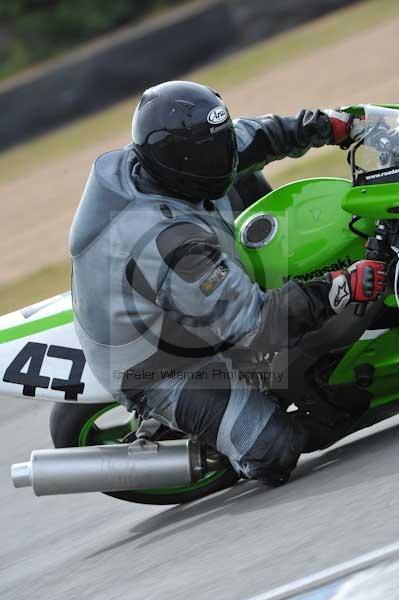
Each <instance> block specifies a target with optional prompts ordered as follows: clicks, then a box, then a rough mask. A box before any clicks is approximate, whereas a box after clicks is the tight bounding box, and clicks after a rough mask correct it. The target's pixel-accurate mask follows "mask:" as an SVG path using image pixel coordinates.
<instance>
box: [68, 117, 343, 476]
mask: <svg viewBox="0 0 399 600" xmlns="http://www.w3.org/2000/svg"><path fill="white" fill-rule="evenodd" d="M234 127H235V132H236V138H237V145H238V152H239V177H240V178H241V181H244V179H243V177H246V176H248V174H250V173H254V172H257V171H260V170H261V169H262V168H263V167H264V166H265V165H266V164H267V163H270V162H272V161H274V160H278V159H282V158H284V157H287V156H290V157H299V156H302V155H303V154H305V153H306V152H307V151H308V150H309V149H310V148H311V147H320V146H323V145H325V144H331V143H333V140H332V132H331V126H330V122H329V119H328V117H327V116H326V115H325V114H324V113H323V112H321V111H319V110H317V111H315V112H311V111H306V110H303V111H301V112H300V113H299V114H298V115H297V117H279V116H276V115H266V116H264V117H259V118H254V119H252V118H240V119H237V120H236V121H234ZM238 187H239V181H237V186H235V190H234V189H233V190H232V192H231V193H229V195H228V196H226V197H223V198H220V199H219V200H217V201H215V202H209V201H208V202H202V201H197V199H195V201H193V202H190V201H188V200H185V199H183V198H178V197H175V196H173V195H171V194H170V193H169V192H168V190H166V189H162V188H161V187H160V186H159V184H158V183H157V182H156V181H155V180H154V179H153V178H152V177H151V176H150V175H149V174H147V173H146V172H145V171H144V169H143V168H142V166H141V165H140V163H139V162H138V159H137V157H136V155H135V153H134V151H133V149H132V147H131V146H128V147H126V148H124V149H121V150H116V151H113V152H108V153H106V154H103V155H102V156H100V157H99V158H98V159H97V160H96V162H95V164H94V166H93V168H92V171H91V173H90V176H89V179H88V182H87V184H86V188H85V190H84V194H83V197H82V200H81V203H80V205H79V208H78V210H77V213H76V215H75V218H74V221H73V225H72V229H71V234H70V250H71V254H72V259H73V277H72V292H73V307H74V313H75V328H76V332H77V335H78V337H79V340H80V342H81V345H82V348H83V350H84V352H85V355H86V358H87V361H88V363H89V365H90V367H91V369H92V370H93V372H94V374H95V375H96V377H97V378H98V380H99V381H100V382H101V383H102V384H103V386H104V387H105V388H106V389H107V390H109V391H111V393H112V394H113V395H114V397H115V398H116V399H117V400H118V401H119V402H121V403H123V404H124V405H125V406H126V407H127V408H128V409H129V410H132V409H133V408H135V409H138V410H139V411H140V412H141V413H142V414H144V415H145V416H153V417H156V418H157V419H159V420H160V421H161V422H163V423H164V424H166V425H167V426H169V427H171V428H174V429H178V430H182V431H184V432H185V433H187V434H191V435H193V436H195V437H196V438H197V439H199V440H201V441H202V442H204V443H206V444H208V445H210V446H212V447H214V448H215V449H217V450H219V451H220V452H222V453H223V454H225V455H226V456H227V457H228V458H229V459H230V461H231V463H232V465H233V466H234V467H235V468H236V470H237V471H239V472H241V473H244V474H245V475H246V476H248V477H252V478H257V479H260V480H263V481H265V482H275V481H276V480H277V481H279V480H280V479H281V480H282V479H283V478H284V477H285V475H286V474H288V473H289V472H290V471H291V470H292V469H293V468H294V466H295V464H296V462H297V460H298V457H299V454H300V453H301V451H302V449H303V445H304V438H305V436H304V433H303V431H302V430H301V429H300V428H298V427H297V425H296V424H295V423H294V422H293V421H292V420H290V419H289V418H288V417H287V414H286V413H284V412H283V411H282V410H281V409H280V408H279V405H278V403H277V402H276V400H275V399H274V398H273V397H272V396H271V395H270V394H265V393H264V392H263V391H262V390H261V389H260V387H259V384H258V382H257V381H256V378H252V379H251V378H250V377H249V378H248V377H246V376H245V377H242V376H241V368H240V366H239V365H238V366H237V363H236V362H235V359H234V355H235V354H236V355H237V356H242V355H245V356H247V358H248V357H249V360H250V357H251V356H252V355H253V354H254V353H256V352H261V353H266V352H278V351H280V350H281V349H282V348H287V347H289V346H290V345H293V344H295V342H296V341H297V340H299V339H300V338H301V337H302V336H303V335H304V334H305V333H307V332H308V331H311V330H316V329H318V328H319V327H321V325H322V324H323V323H324V322H325V321H326V320H327V319H328V318H330V317H331V316H332V315H333V312H332V310H331V308H330V305H329V302H328V293H329V289H330V284H329V283H328V282H327V281H325V280H322V279H319V280H317V279H315V280H312V281H310V282H307V283H300V282H297V281H294V280H291V281H289V282H288V283H286V284H285V285H284V286H283V287H281V288H280V289H276V290H270V291H264V290H262V289H261V288H260V287H259V286H258V285H257V284H256V283H253V282H252V281H251V280H250V279H249V277H248V276H247V274H246V273H245V272H244V270H243V268H242V266H241V263H240V260H239V258H238V256H237V253H236V249H235V240H234V216H233V210H232V202H231V200H232V198H233V196H234V193H236V190H237V189H238ZM254 200H255V198H254Z"/></svg>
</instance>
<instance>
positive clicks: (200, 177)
mask: <svg viewBox="0 0 399 600" xmlns="http://www.w3.org/2000/svg"><path fill="white" fill-rule="evenodd" d="M132 136H133V147H134V149H135V150H136V153H137V155H138V158H139V161H140V163H141V164H142V165H143V167H144V168H145V169H146V170H147V171H148V172H149V173H150V175H152V176H153V177H154V178H155V179H156V180H157V181H158V182H160V183H161V184H162V185H164V187H165V188H166V189H168V190H171V191H172V192H174V193H176V194H178V195H180V196H183V197H186V198H188V199H190V200H193V201H196V200H201V199H204V200H205V199H208V200H215V199H216V198H220V197H221V196H223V195H224V194H225V193H226V192H227V191H228V189H229V188H230V187H231V185H232V183H233V181H234V179H235V176H236V174H237V164H238V153H237V144H236V138H235V133H234V127H233V123H232V121H231V119H230V116H229V113H228V110H227V107H226V105H225V104H224V102H223V100H222V98H221V97H220V96H219V94H218V93H217V92H214V91H213V90H211V89H210V88H208V87H206V86H204V85H199V84H197V83H191V82H189V81H169V82H167V83H161V84H160V85H157V86H154V87H152V88H149V89H148V90H146V91H145V92H144V94H143V96H142V98H141V100H140V102H139V104H138V106H137V108H136V110H135V112H134V115H133V123H132Z"/></svg>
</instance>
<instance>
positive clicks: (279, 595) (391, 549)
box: [247, 543, 399, 600]
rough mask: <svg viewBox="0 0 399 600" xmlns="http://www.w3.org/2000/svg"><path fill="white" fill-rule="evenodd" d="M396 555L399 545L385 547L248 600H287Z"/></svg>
mask: <svg viewBox="0 0 399 600" xmlns="http://www.w3.org/2000/svg"><path fill="white" fill-rule="evenodd" d="M396 554H399V543H395V544H390V545H388V546H383V547H382V548H379V549H378V550H374V551H373V552H368V553H367V554H362V555H361V556H359V557H358V558H354V559H352V560H348V561H346V562H343V563H341V564H339V565H336V566H335V567H330V568H329V569H324V570H323V571H319V572H318V573H314V574H313V575H309V576H307V577H303V578H302V579H298V580H297V581H294V582H292V583H289V584H287V585H283V586H281V587H278V588H276V589H274V590H271V591H270V592H265V593H263V594H259V595H257V596H251V597H250V598H248V599H247V600H285V599H287V598H290V597H292V596H293V594H303V593H305V592H308V591H311V590H313V589H314V588H315V587H316V586H322V585H326V584H328V583H331V582H333V581H335V580H337V579H341V578H343V577H346V576H348V575H350V574H352V573H355V572H356V571H361V570H362V569H365V568H367V567H370V566H373V565H375V564H377V563H379V562H381V561H384V560H388V559H389V558H392V557H393V556H395V555H396Z"/></svg>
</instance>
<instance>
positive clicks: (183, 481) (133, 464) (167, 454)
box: [11, 439, 204, 496]
mask: <svg viewBox="0 0 399 600" xmlns="http://www.w3.org/2000/svg"><path fill="white" fill-rule="evenodd" d="M203 474H204V460H203V457H202V455H201V447H200V445H199V444H198V443H196V442H193V441H192V440H187V439H185V440H172V441H165V442H157V443H155V442H151V441H148V440H146V439H138V440H136V441H135V442H133V443H132V444H115V445H109V446H89V447H85V448H60V449H56V450H35V451H34V452H32V455H31V460H30V462H26V463H19V464H15V465H13V466H12V467H11V478H12V481H13V483H14V486H15V487H16V488H19V487H30V486H31V487H32V488H33V491H34V493H35V494H36V496H50V495H56V494H81V493H85V492H119V491H124V490H134V489H137V490H140V489H144V488H159V487H174V486H181V485H189V484H191V483H194V482H195V481H197V480H198V479H200V478H201V477H202V476H203Z"/></svg>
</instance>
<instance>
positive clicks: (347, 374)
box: [329, 327, 399, 406]
mask: <svg viewBox="0 0 399 600" xmlns="http://www.w3.org/2000/svg"><path fill="white" fill-rule="evenodd" d="M364 363H367V364H371V365H373V367H374V368H375V371H374V377H373V383H372V384H371V385H370V386H369V387H368V388H367V390H368V391H369V392H371V393H372V395H373V397H374V399H373V401H372V403H371V406H380V405H381V404H387V403H388V402H391V401H393V400H397V398H398V384H399V329H398V328H397V327H396V328H394V329H391V330H390V331H387V333H385V334H384V335H381V336H380V337H378V338H376V339H374V340H364V341H359V342H356V344H354V345H353V346H352V348H351V349H350V350H349V351H348V352H347V353H346V354H345V356H344V358H343V359H342V361H341V362H340V364H339V365H338V367H337V368H336V369H335V371H334V373H333V374H332V375H331V377H330V380H329V384H330V385H342V384H350V383H353V382H354V369H355V368H356V367H357V366H358V365H360V364H364Z"/></svg>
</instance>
